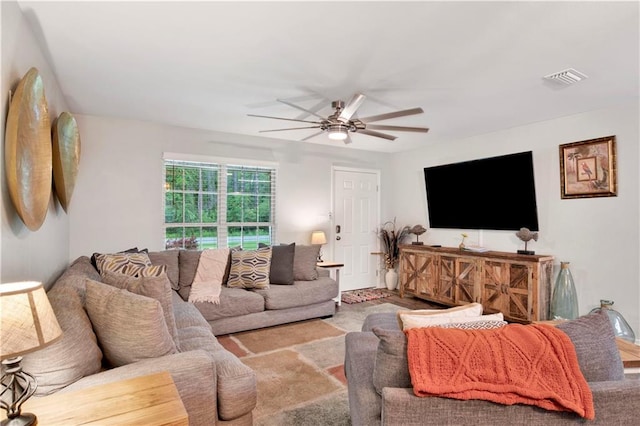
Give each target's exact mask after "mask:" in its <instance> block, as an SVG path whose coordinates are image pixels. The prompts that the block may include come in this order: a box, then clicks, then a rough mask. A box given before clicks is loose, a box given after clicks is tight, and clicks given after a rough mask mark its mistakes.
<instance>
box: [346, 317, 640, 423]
mask: <svg viewBox="0 0 640 426" xmlns="http://www.w3.org/2000/svg"><path fill="white" fill-rule="evenodd" d="M558 327H563V331H564V332H565V333H567V334H568V335H569V337H570V339H571V340H572V342H573V343H574V346H575V348H576V353H577V355H578V362H579V364H580V370H581V371H582V372H583V375H584V377H585V379H586V381H587V383H588V385H589V388H590V389H591V392H592V394H593V403H594V406H595V419H594V420H592V421H587V420H585V419H583V418H581V417H579V416H577V415H576V414H574V413H568V412H556V411H546V410H543V409H541V408H537V407H533V406H529V405H519V404H516V405H501V404H496V403H493V402H488V401H482V400H467V401H462V400H456V399H449V398H441V397H426V398H421V397H417V396H415V395H414V393H413V389H412V387H411V379H410V373H409V370H408V365H407V356H406V338H405V336H404V333H403V332H402V331H400V327H399V325H398V321H397V319H396V315H395V314H388V313H380V314H371V315H369V316H368V317H367V319H366V320H365V323H364V325H363V327H362V331H361V332H352V333H348V334H347V335H346V359H345V373H346V376H347V382H348V393H349V410H350V414H351V422H352V424H353V425H354V426H365V425H366V426H371V425H403V426H409V425H473V426H476V425H489V424H491V425H497V424H500V425H503V424H504V425H506V424H508V425H527V426H531V425H540V426H549V425H569V424H594V425H630V424H635V423H636V422H637V418H638V417H639V416H640V380H637V379H625V376H624V373H623V367H622V362H621V360H620V355H619V353H618V350H617V347H616V344H615V340H614V335H613V331H612V329H611V326H610V324H609V320H608V318H607V317H606V315H597V316H596V315H588V316H585V317H582V318H579V319H577V320H574V321H568V322H566V323H565V324H563V325H562V326H558Z"/></svg>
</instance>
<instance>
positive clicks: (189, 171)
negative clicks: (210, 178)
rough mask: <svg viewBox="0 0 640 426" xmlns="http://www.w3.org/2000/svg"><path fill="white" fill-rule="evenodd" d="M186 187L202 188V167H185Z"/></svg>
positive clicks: (186, 188)
mask: <svg viewBox="0 0 640 426" xmlns="http://www.w3.org/2000/svg"><path fill="white" fill-rule="evenodd" d="M184 189H185V191H199V190H200V169H199V168H195V167H184Z"/></svg>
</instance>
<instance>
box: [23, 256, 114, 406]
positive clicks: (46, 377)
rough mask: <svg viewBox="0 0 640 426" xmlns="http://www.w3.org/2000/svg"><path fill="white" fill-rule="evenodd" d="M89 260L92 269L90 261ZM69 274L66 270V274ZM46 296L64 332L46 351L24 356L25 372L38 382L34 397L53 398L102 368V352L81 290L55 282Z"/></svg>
mask: <svg viewBox="0 0 640 426" xmlns="http://www.w3.org/2000/svg"><path fill="white" fill-rule="evenodd" d="M86 261H87V265H88V266H89V267H91V265H90V264H89V258H86ZM69 271H70V270H69V269H67V272H65V273H69ZM94 272H95V271H94ZM96 275H97V273H96ZM82 292H83V293H84V290H82ZM47 296H48V298H49V301H50V302H51V307H52V308H53V312H54V313H55V315H56V318H57V319H58V323H59V324H60V328H61V329H62V337H61V338H59V339H58V340H56V341H55V342H53V343H52V344H50V345H49V346H47V347H45V348H43V349H40V350H37V351H35V352H30V353H28V354H25V355H23V356H22V357H23V359H22V367H23V369H24V371H28V372H29V373H31V374H33V375H34V376H35V378H36V380H37V381H38V386H37V388H36V392H35V396H45V395H50V394H52V393H54V392H57V391H59V390H60V389H62V388H65V387H67V386H69V385H70V384H72V383H74V382H76V381H78V380H80V379H81V378H83V377H85V376H90V375H92V374H96V373H99V372H100V370H101V369H102V351H100V348H99V347H98V342H97V340H96V335H95V334H94V331H93V328H92V327H91V321H90V320H89V317H88V316H87V313H86V311H85V309H84V307H83V305H82V299H83V296H81V294H80V290H79V289H76V288H74V287H71V286H66V285H64V284H60V283H56V285H54V286H53V288H52V289H51V290H50V291H49V292H48V293H47Z"/></svg>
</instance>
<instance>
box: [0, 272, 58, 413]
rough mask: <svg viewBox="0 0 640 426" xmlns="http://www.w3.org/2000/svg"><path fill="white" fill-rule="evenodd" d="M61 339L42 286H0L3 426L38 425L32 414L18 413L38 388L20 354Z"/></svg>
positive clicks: (33, 283)
mask: <svg viewBox="0 0 640 426" xmlns="http://www.w3.org/2000/svg"><path fill="white" fill-rule="evenodd" d="M60 336H62V330H61V329H60V325H59V324H58V320H57V319H56V316H55V314H54V312H53V308H52V307H51V304H50V303H49V299H48V298H47V294H46V293H45V291H44V288H43V287H42V283H39V282H35V281H25V282H16V283H8V284H0V359H2V370H3V374H2V378H1V379H0V407H2V408H3V409H4V410H6V411H7V419H6V420H3V421H2V426H17V425H20V426H27V425H34V424H37V420H36V416H35V415H33V414H31V413H22V412H21V410H20V407H21V406H22V404H23V403H24V402H25V401H26V400H27V399H29V398H30V397H31V395H33V393H34V392H35V391H36V388H37V387H38V384H37V382H36V379H35V377H33V375H31V374H29V373H27V372H25V371H22V366H21V365H20V362H21V361H22V356H21V355H24V354H26V353H29V352H33V351H36V350H38V349H41V348H44V347H45V346H47V345H49V344H51V343H53V342H54V341H56V340H57V339H58V338H59V337H60Z"/></svg>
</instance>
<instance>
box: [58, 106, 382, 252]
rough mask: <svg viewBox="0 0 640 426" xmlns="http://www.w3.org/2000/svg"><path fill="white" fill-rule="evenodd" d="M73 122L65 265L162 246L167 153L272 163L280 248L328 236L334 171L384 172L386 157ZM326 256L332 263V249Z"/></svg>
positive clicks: (89, 119) (137, 125)
mask: <svg viewBox="0 0 640 426" xmlns="http://www.w3.org/2000/svg"><path fill="white" fill-rule="evenodd" d="M76 118H77V121H78V127H79V129H80V134H81V135H82V160H81V162H80V168H79V173H78V180H77V183H76V188H75V192H74V195H73V205H72V208H71V210H70V217H71V236H70V259H74V258H76V257H77V256H81V255H91V254H92V253H93V252H111V251H116V250H121V249H125V248H128V247H132V246H138V247H140V248H142V247H148V248H149V249H151V250H160V249H162V248H163V228H162V225H163V220H164V218H163V216H162V203H163V200H162V185H163V181H162V164H163V162H162V156H163V153H164V152H171V153H185V154H195V155H206V156H214V157H227V158H240V159H253V160H264V161H273V162H277V163H278V164H279V166H278V180H277V205H276V220H277V226H278V228H277V235H276V238H277V241H278V242H290V241H296V242H298V243H305V244H308V243H309V240H310V237H311V231H312V230H314V229H322V230H325V231H329V230H330V223H329V212H330V210H331V196H332V194H331V167H332V166H333V165H339V166H349V167H359V168H369V169H379V170H381V171H382V175H383V176H384V175H385V174H387V175H388V174H389V173H388V172H387V170H385V169H386V168H388V156H387V155H385V154H379V153H367V152H363V151H358V150H349V149H344V148H340V147H336V148H334V147H327V146H321V145H316V144H306V143H302V142H285V141H280V140H275V139H267V138H259V137H251V136H240V135H233V134H226V133H219V132H209V131H201V130H194V129H186V128H180V127H172V126H165V125H160V124H153V123H147V122H140V121H127V120H119V119H110V118H105V117H93V116H82V115H79V116H77V117H76ZM388 204H389V203H383V205H388ZM383 213H384V210H383ZM323 252H324V253H325V254H326V256H325V257H329V256H330V255H331V253H332V251H331V247H330V246H328V247H325V248H323Z"/></svg>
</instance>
